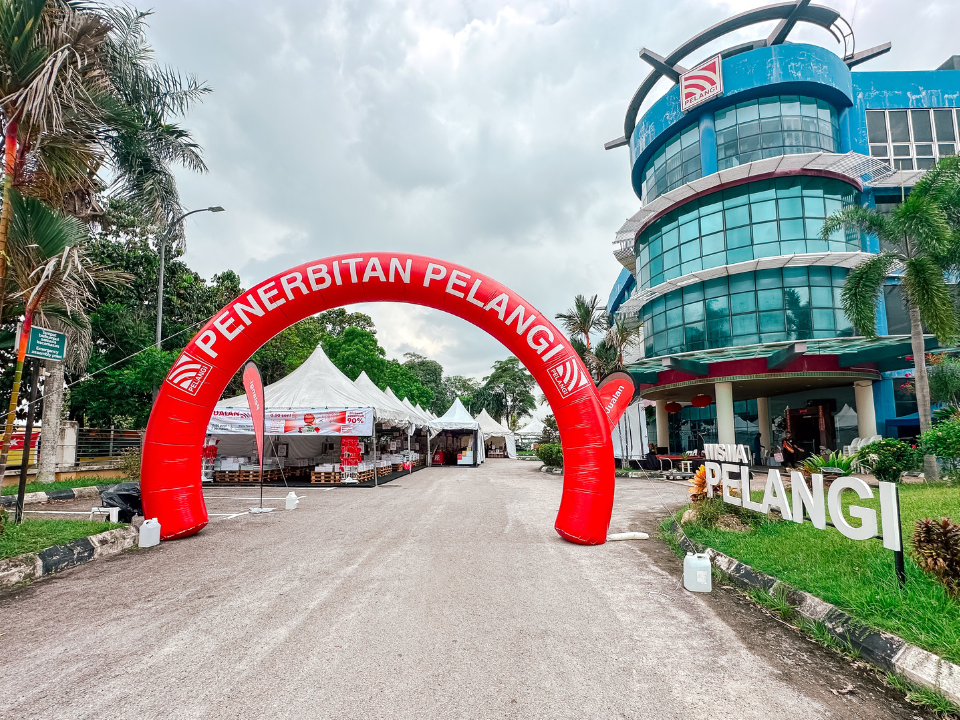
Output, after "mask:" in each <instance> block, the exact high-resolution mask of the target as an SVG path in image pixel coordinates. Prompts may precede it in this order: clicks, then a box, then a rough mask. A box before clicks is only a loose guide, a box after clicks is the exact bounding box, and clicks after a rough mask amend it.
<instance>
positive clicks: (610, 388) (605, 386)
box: [599, 371, 635, 428]
mask: <svg viewBox="0 0 960 720" xmlns="http://www.w3.org/2000/svg"><path fill="white" fill-rule="evenodd" d="M599 390H600V403H601V404H602V405H603V411H604V412H605V413H606V414H607V422H608V423H610V427H611V428H612V427H613V426H614V425H616V424H617V423H618V422H620V418H621V417H623V414H624V413H625V412H626V411H627V407H628V406H629V405H630V401H631V400H633V394H634V392H635V386H634V384H633V378H631V377H630V373H628V372H624V371H617V372H612V373H610V374H609V375H607V376H605V377H604V378H603V380H601V381H600V385H599Z"/></svg>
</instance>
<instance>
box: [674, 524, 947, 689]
mask: <svg viewBox="0 0 960 720" xmlns="http://www.w3.org/2000/svg"><path fill="white" fill-rule="evenodd" d="M670 529H671V531H672V532H673V535H674V538H676V540H677V542H678V543H679V544H680V547H682V548H683V549H684V550H685V551H686V552H705V553H706V554H707V556H708V557H709V558H710V562H712V563H713V565H714V566H715V567H716V568H717V569H718V570H720V571H721V572H722V573H724V574H725V575H726V576H727V577H728V578H729V579H730V581H731V582H732V583H733V584H734V585H738V586H740V587H742V588H748V589H752V590H762V591H763V592H766V593H769V594H770V595H771V596H775V595H776V594H777V592H779V591H780V588H783V590H784V591H785V592H786V599H787V602H789V603H790V605H791V606H792V607H793V608H794V611H795V612H797V613H798V614H799V615H801V616H802V617H804V618H806V619H807V620H810V621H812V622H819V623H823V625H824V627H826V629H827V631H828V632H829V633H830V634H831V635H832V636H833V637H834V638H836V639H837V640H839V641H840V642H842V643H844V644H849V645H850V646H851V647H853V648H855V649H856V650H858V651H859V652H860V654H861V656H862V657H863V658H864V659H866V660H868V661H869V662H871V663H873V664H874V665H876V666H877V667H879V668H881V669H882V670H886V671H887V672H893V673H898V674H900V675H903V676H904V677H906V678H907V679H908V680H911V681H912V682H914V683H916V684H918V685H924V686H926V687H928V688H931V689H933V690H936V691H937V692H939V693H941V694H942V695H944V696H945V697H947V698H949V699H950V700H951V701H952V702H954V703H957V704H958V705H960V666H958V665H955V664H953V663H952V662H950V661H948V660H944V659H943V658H941V657H940V656H938V655H934V654H933V653H931V652H927V651H926V650H923V649H922V648H918V647H917V646H916V645H911V644H910V643H908V642H907V641H906V640H904V639H903V638H900V637H897V636H896V635H892V634H891V633H888V632H883V631H882V630H877V629H876V628H874V627H871V626H869V625H864V624H863V623H861V622H859V621H857V620H855V619H854V618H852V617H851V616H850V615H848V614H847V613H845V612H844V611H843V610H841V609H840V608H838V607H836V606H834V605H831V604H830V603H828V602H826V601H824V600H821V599H820V598H818V597H815V596H814V595H811V594H810V593H808V592H804V591H802V590H796V589H794V588H793V587H791V586H790V585H787V584H786V583H784V582H781V581H780V580H777V578H775V577H773V576H771V575H765V574H764V573H761V572H757V571H756V570H754V569H753V568H752V567H750V566H749V565H747V564H745V563H742V562H740V561H739V560H735V559H734V558H732V557H729V556H728V555H724V554H723V553H722V552H718V551H716V550H714V549H713V548H703V547H701V546H699V545H696V544H694V543H693V542H692V541H691V540H689V539H688V538H687V536H686V535H684V534H683V532H682V531H681V528H680V525H679V524H678V523H677V521H676V520H674V521H673V523H672V525H671V526H670Z"/></svg>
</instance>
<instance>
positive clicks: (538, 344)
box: [527, 325, 553, 355]
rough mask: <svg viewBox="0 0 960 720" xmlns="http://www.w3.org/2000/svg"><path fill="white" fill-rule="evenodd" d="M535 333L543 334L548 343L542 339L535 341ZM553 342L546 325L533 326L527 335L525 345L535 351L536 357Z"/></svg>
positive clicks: (551, 333) (551, 334)
mask: <svg viewBox="0 0 960 720" xmlns="http://www.w3.org/2000/svg"><path fill="white" fill-rule="evenodd" d="M537 333H544V334H545V335H546V336H547V337H548V338H550V340H549V342H548V341H547V340H544V339H543V338H539V339H536V341H534V340H535V338H536V337H537ZM552 342H553V332H552V331H551V330H550V328H548V327H547V326H546V325H535V326H534V327H533V328H532V329H531V330H530V332H528V333H527V345H529V346H530V347H532V348H533V349H534V350H536V351H537V355H543V351H544V350H546V349H547V348H548V347H550V343H552Z"/></svg>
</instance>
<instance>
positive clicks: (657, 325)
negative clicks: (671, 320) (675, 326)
mask: <svg viewBox="0 0 960 720" xmlns="http://www.w3.org/2000/svg"><path fill="white" fill-rule="evenodd" d="M666 329H667V316H666V315H665V314H663V313H660V314H659V315H654V316H653V331H654V332H662V331H664V330H666Z"/></svg>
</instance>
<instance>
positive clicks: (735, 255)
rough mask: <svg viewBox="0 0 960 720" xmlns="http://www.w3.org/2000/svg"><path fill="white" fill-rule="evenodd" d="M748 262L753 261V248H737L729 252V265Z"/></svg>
mask: <svg viewBox="0 0 960 720" xmlns="http://www.w3.org/2000/svg"><path fill="white" fill-rule="evenodd" d="M747 260H753V247H752V246H748V247H742V248H737V249H736V250H727V262H728V263H739V262H746V261H747Z"/></svg>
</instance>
